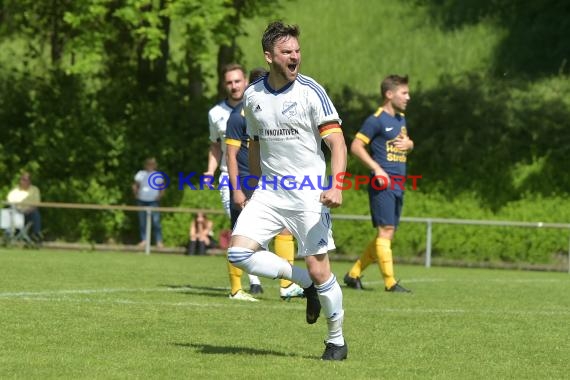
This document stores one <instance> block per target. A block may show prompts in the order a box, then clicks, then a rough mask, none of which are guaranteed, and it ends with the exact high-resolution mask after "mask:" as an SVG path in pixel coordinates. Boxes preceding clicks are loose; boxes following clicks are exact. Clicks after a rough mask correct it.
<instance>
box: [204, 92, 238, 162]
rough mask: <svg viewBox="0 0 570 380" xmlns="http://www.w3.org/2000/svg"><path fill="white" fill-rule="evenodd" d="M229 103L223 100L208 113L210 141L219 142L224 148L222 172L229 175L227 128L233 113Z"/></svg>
mask: <svg viewBox="0 0 570 380" xmlns="http://www.w3.org/2000/svg"><path fill="white" fill-rule="evenodd" d="M233 109H234V108H233V107H232V106H230V105H229V104H228V103H227V101H225V100H222V101H221V102H219V103H218V104H216V105H215V106H214V107H212V109H210V111H209V112H208V124H209V126H210V141H211V142H216V141H218V142H219V143H220V144H221V145H220V146H221V148H222V160H221V162H220V171H222V172H224V173H227V171H228V166H227V164H226V127H227V124H228V119H229V118H230V114H231V113H232V111H233Z"/></svg>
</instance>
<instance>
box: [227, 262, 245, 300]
mask: <svg viewBox="0 0 570 380" xmlns="http://www.w3.org/2000/svg"><path fill="white" fill-rule="evenodd" d="M242 273H243V271H242V270H241V269H239V268H238V267H235V266H233V265H232V264H230V262H229V261H228V275H229V276H230V286H231V288H232V289H231V294H232V295H234V294H236V293H237V292H238V291H239V290H240V289H242V287H241V275H242Z"/></svg>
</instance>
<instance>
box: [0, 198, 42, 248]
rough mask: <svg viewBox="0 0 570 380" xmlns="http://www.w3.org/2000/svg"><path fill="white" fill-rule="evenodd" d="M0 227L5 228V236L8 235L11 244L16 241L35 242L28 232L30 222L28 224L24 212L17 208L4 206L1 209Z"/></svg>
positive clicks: (30, 243)
mask: <svg viewBox="0 0 570 380" xmlns="http://www.w3.org/2000/svg"><path fill="white" fill-rule="evenodd" d="M0 212H1V216H0V229H2V230H4V236H5V237H7V239H6V240H7V242H8V243H9V244H12V243H15V242H19V241H21V242H24V243H25V244H28V245H33V244H34V242H33V240H32V239H31V238H30V235H29V234H28V230H29V228H30V223H29V224H26V218H25V216H24V214H22V213H21V212H19V211H18V210H16V209H15V208H13V207H12V208H3V209H1V210H0Z"/></svg>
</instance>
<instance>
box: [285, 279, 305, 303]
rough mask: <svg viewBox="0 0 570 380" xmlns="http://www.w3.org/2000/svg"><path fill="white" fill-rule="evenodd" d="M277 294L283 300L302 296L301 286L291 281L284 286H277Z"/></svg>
mask: <svg viewBox="0 0 570 380" xmlns="http://www.w3.org/2000/svg"><path fill="white" fill-rule="evenodd" d="M279 295H280V296H281V298H282V299H284V300H288V299H290V298H294V297H303V288H301V287H300V286H299V285H297V284H295V283H292V284H291V285H289V286H288V287H286V288H279Z"/></svg>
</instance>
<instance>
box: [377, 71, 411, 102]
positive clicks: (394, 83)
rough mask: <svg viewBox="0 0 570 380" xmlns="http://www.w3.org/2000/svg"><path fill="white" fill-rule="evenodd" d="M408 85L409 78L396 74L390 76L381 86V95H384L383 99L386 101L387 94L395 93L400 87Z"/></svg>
mask: <svg viewBox="0 0 570 380" xmlns="http://www.w3.org/2000/svg"><path fill="white" fill-rule="evenodd" d="M405 84H408V76H407V75H404V76H400V75H396V74H392V75H388V76H387V77H386V78H384V80H383V81H382V83H381V84H380V94H382V99H386V93H387V92H388V91H394V90H395V89H396V88H397V87H398V86H402V85H405Z"/></svg>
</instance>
